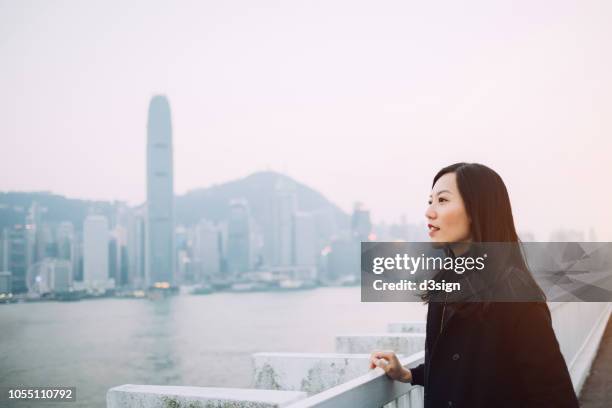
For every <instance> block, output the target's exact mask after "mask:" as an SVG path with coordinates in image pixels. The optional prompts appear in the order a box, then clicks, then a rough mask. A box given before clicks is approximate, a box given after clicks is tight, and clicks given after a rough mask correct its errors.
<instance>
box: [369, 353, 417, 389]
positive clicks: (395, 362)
mask: <svg viewBox="0 0 612 408" xmlns="http://www.w3.org/2000/svg"><path fill="white" fill-rule="evenodd" d="M376 367H380V368H382V369H383V370H385V374H387V376H388V377H389V378H391V379H392V380H396V381H401V382H405V383H408V382H411V381H412V373H411V372H410V370H408V369H406V368H404V367H402V364H401V363H400V361H399V359H398V358H397V356H396V355H395V353H394V352H392V351H374V352H372V354H370V368H376Z"/></svg>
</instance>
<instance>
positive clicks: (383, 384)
mask: <svg viewBox="0 0 612 408" xmlns="http://www.w3.org/2000/svg"><path fill="white" fill-rule="evenodd" d="M424 357H425V352H424V351H421V352H419V353H417V354H415V355H412V356H409V357H404V358H400V362H401V363H402V365H403V366H404V367H406V368H410V367H414V366H416V365H418V364H420V363H422V362H423V359H424ZM288 407H289V408H310V407H317V408H355V407H364V408H369V407H385V408H422V407H423V387H420V386H415V385H411V384H408V383H401V382H399V381H393V380H391V379H390V378H389V377H387V375H386V374H385V372H384V370H383V369H382V368H376V369H374V370H372V371H370V372H368V373H366V374H364V375H362V376H359V377H357V378H355V379H353V380H350V381H347V382H346V383H344V384H341V385H338V386H336V387H332V388H330V389H327V390H325V391H323V392H320V393H318V394H316V395H313V396H311V397H308V398H305V399H303V400H300V401H297V402H295V403H293V404H290V405H289V406H288Z"/></svg>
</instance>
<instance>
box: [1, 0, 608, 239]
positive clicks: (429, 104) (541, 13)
mask: <svg viewBox="0 0 612 408" xmlns="http://www.w3.org/2000/svg"><path fill="white" fill-rule="evenodd" d="M552 5H554V12H551V6H552ZM171 6H172V7H171ZM174 6H176V3H175V2H160V1H156V2H144V1H141V2H139V1H136V2H130V3H129V4H124V3H122V2H104V3H101V2H100V3H91V2H87V3H82V2H77V1H63V2H60V1H57V2H42V1H35V2H27V1H23V2H8V1H2V2H0V53H1V54H2V55H3V56H5V58H3V64H2V68H0V70H1V72H2V75H0V87H1V88H2V89H3V92H2V94H0V110H1V111H2V112H3V120H2V121H0V135H1V136H0V137H1V138H2V142H1V143H2V149H0V151H1V156H0V166H1V167H0V174H1V175H0V190H2V191H33V190H45V191H52V192H54V193H58V194H63V195H66V196H68V197H76V198H87V199H106V200H111V199H116V200H125V201H127V202H129V203H130V204H132V205H135V204H140V203H142V202H144V201H145V187H146V183H145V169H146V166H145V160H146V155H145V146H146V115H147V107H148V102H149V100H150V98H151V97H152V96H153V95H154V94H158V93H161V94H165V95H166V96H167V97H168V99H169V101H170V104H171V109H172V121H173V144H174V163H175V164H174V172H175V173H174V182H175V193H176V194H183V193H185V192H187V191H189V190H191V189H195V188H199V187H206V186H210V185H212V184H216V183H223V182H226V181H228V180H232V179H237V178H241V177H244V176H246V175H248V174H250V173H253V172H255V171H258V170H264V169H273V170H276V171H280V172H282V173H286V174H288V175H289V176H291V177H293V178H295V179H296V180H299V181H301V182H303V183H305V184H306V185H308V186H310V187H312V188H314V189H315V190H318V191H320V192H322V193H323V194H324V195H325V196H326V197H327V198H328V199H330V200H331V201H332V202H334V203H336V204H338V205H339V206H340V207H341V208H342V209H344V210H345V211H346V212H347V213H348V212H350V211H351V208H352V205H353V202H355V201H362V202H364V203H365V205H366V206H367V207H368V208H370V209H371V214H372V219H373V221H374V222H376V223H378V222H381V221H387V222H392V221H396V220H397V219H399V217H400V216H401V215H402V214H405V215H406V217H407V220H408V221H409V222H420V221H422V220H424V216H423V214H424V211H425V206H426V202H427V195H428V193H429V188H430V183H431V179H432V177H433V175H434V174H435V172H436V171H437V170H438V169H439V168H441V167H443V166H444V165H447V164H450V163H452V162H456V161H477V162H482V163H484V164H487V165H489V166H491V167H492V168H494V169H495V170H497V171H498V172H499V173H500V175H501V176H502V177H503V178H504V180H505V182H506V184H507V185H508V189H509V192H510V197H511V200H512V202H513V206H514V213H515V218H516V221H517V224H518V227H519V229H520V230H523V231H530V232H533V233H534V234H535V236H536V238H537V239H542V240H545V239H547V238H548V237H549V234H550V233H551V232H553V231H554V230H556V229H559V228H569V229H576V230H580V231H585V232H586V231H588V230H589V229H590V228H593V229H594V230H595V232H596V236H597V238H598V239H602V240H611V239H612V215H611V212H610V211H609V209H610V208H611V207H612V192H610V190H609V189H607V188H606V186H607V184H606V183H605V181H604V180H605V177H606V176H608V175H609V174H610V170H611V167H612V165H611V164H610V160H609V157H610V153H612V139H611V138H610V137H609V134H610V131H611V130H612V119H610V118H612V115H610V114H611V113H612V112H611V110H612V104H610V95H612V81H611V80H610V77H609V75H608V74H607V73H608V72H610V71H612V56H611V55H610V54H609V53H602V52H601V50H602V49H607V47H608V45H607V39H608V38H610V36H611V34H612V33H611V32H610V28H609V24H608V22H609V20H610V17H611V16H612V6H611V5H610V4H608V3H605V2H563V3H559V2H552V1H550V2H538V3H537V4H533V3H532V2H526V1H525V2H495V4H490V2H485V1H477V2H468V3H464V2H463V3H461V4H456V5H454V4H452V3H451V4H446V5H445V6H444V7H439V6H436V5H433V4H416V5H407V4H404V3H403V2H399V1H387V2H382V3H381V2H377V3H376V6H374V3H369V4H368V3H366V2H349V1H333V2H308V3H302V2H257V4H255V3H252V2H247V1H229V2H223V3H214V2H183V4H182V7H174ZM432 21H433V22H437V23H435V24H432ZM43 33H44V34H43Z"/></svg>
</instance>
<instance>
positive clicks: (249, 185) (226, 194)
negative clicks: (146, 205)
mask: <svg viewBox="0 0 612 408" xmlns="http://www.w3.org/2000/svg"><path fill="white" fill-rule="evenodd" d="M278 184H282V185H285V186H290V187H292V188H293V190H294V191H295V194H296V197H297V208H298V210H299V211H305V212H326V213H328V214H329V215H330V216H331V218H332V219H333V221H334V222H335V223H336V226H337V227H339V228H340V229H345V228H347V227H348V225H349V216H348V215H347V214H346V213H344V212H343V211H342V210H341V209H340V208H338V206H336V205H335V204H333V203H331V202H330V201H329V200H327V199H326V198H325V197H324V196H323V195H322V194H321V193H319V192H317V191H315V190H313V189H312V188H310V187H308V186H306V185H304V184H301V183H299V182H297V181H295V180H293V179H292V178H290V177H288V176H285V175H283V174H281V173H276V172H272V171H263V172H257V173H253V174H251V175H250V176H247V177H245V178H241V179H238V180H234V181H230V182H227V183H223V184H219V185H214V186H212V187H208V188H203V189H197V190H192V191H190V192H188V193H186V194H184V195H182V196H177V197H176V200H175V209H176V213H175V217H176V221H177V223H181V224H184V225H192V224H195V223H197V222H198V221H199V220H200V219H201V218H206V219H209V220H212V221H220V220H225V219H228V218H229V205H228V204H229V202H230V200H232V199H239V198H243V199H246V200H247V201H248V203H249V208H250V211H251V215H252V216H253V218H254V219H255V220H256V221H257V222H259V223H260V224H265V221H264V220H265V219H266V212H267V210H268V209H269V207H270V201H271V200H272V198H273V197H274V194H275V189H276V186H277V185H278Z"/></svg>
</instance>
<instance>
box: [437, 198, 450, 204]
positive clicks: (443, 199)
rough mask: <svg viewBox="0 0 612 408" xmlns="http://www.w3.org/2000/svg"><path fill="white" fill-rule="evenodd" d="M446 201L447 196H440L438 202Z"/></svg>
mask: <svg viewBox="0 0 612 408" xmlns="http://www.w3.org/2000/svg"><path fill="white" fill-rule="evenodd" d="M444 201H448V200H447V199H446V198H442V197H440V198H438V202H439V203H441V202H444Z"/></svg>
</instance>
